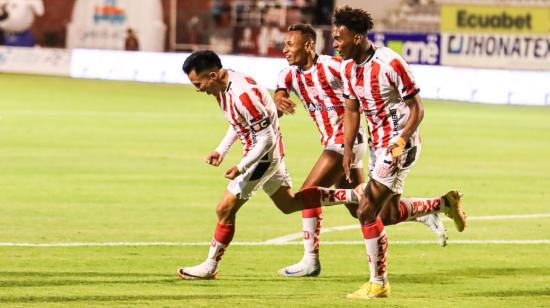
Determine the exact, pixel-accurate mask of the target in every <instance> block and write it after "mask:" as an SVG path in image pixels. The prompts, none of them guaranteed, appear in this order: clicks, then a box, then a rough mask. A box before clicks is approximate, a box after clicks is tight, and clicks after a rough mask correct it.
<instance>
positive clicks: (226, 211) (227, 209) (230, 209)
mask: <svg viewBox="0 0 550 308" xmlns="http://www.w3.org/2000/svg"><path fill="white" fill-rule="evenodd" d="M216 215H217V216H218V219H220V220H223V219H228V218H229V217H231V216H233V215H235V207H234V206H232V205H231V204H224V203H221V204H219V205H218V207H217V208H216Z"/></svg>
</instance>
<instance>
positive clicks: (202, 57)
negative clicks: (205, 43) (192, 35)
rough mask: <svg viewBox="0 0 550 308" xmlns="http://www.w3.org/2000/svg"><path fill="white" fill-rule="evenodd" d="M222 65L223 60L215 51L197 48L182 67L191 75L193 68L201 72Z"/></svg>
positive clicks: (198, 72)
mask: <svg viewBox="0 0 550 308" xmlns="http://www.w3.org/2000/svg"><path fill="white" fill-rule="evenodd" d="M222 67H223V66H222V61H221V60H220V57H218V55H217V54H216V53H215V52H213V51H212V50H197V51H195V52H193V53H192V54H191V55H189V57H187V59H185V62H183V66H182V67H181V68H182V69H183V71H184V72H185V73H186V74H187V75H189V73H191V71H192V70H195V72H196V73H197V74H200V73H202V72H204V71H205V70H207V69H213V68H214V69H218V70H219V69H220V68H222Z"/></svg>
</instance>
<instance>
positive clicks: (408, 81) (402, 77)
mask: <svg viewBox="0 0 550 308" xmlns="http://www.w3.org/2000/svg"><path fill="white" fill-rule="evenodd" d="M388 76H389V79H390V81H391V82H392V83H393V85H394V86H395V87H396V88H397V91H398V92H399V95H400V96H401V98H402V99H403V100H404V101H406V100H408V99H409V98H411V97H413V96H415V95H416V94H418V92H420V89H419V88H418V87H417V86H416V83H415V82H414V77H413V75H412V72H411V69H410V67H409V65H408V64H407V63H406V62H405V60H403V58H401V57H400V56H399V55H397V56H396V57H395V58H394V59H393V60H392V61H391V62H390V69H389V71H388Z"/></svg>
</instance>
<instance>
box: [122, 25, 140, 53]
mask: <svg viewBox="0 0 550 308" xmlns="http://www.w3.org/2000/svg"><path fill="white" fill-rule="evenodd" d="M124 49H125V50H129V51H139V40H138V38H137V36H136V33H135V32H134V30H132V28H128V30H126V40H125V41H124Z"/></svg>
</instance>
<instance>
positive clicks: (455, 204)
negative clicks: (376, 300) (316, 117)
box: [332, 6, 466, 299]
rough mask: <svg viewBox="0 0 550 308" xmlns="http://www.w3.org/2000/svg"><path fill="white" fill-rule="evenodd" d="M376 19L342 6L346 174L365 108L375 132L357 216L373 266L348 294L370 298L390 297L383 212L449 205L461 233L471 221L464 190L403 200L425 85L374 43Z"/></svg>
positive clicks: (339, 32)
mask: <svg viewBox="0 0 550 308" xmlns="http://www.w3.org/2000/svg"><path fill="white" fill-rule="evenodd" d="M372 26H373V22H372V19H371V17H370V15H369V14H368V13H367V12H365V11H364V10H361V9H352V8H350V7H348V6H346V7H344V8H342V9H339V10H336V11H335V13H334V22H333V32H332V35H333V39H334V42H333V46H334V49H336V51H338V52H339V53H340V54H341V55H342V57H343V58H344V59H345V60H346V61H345V62H344V63H342V70H341V73H340V74H341V75H342V79H343V82H344V95H345V97H346V101H345V105H346V110H345V114H344V128H345V129H344V135H345V136H344V158H343V165H344V171H345V175H346V178H348V179H350V177H351V171H350V169H351V165H352V163H353V162H354V153H353V146H354V144H355V139H356V138H357V137H356V136H357V135H358V133H360V126H359V123H360V110H361V109H362V110H363V113H364V115H365V117H366V120H367V123H368V128H369V133H370V138H369V146H370V161H369V181H368V183H367V187H366V188H365V195H364V196H363V198H361V201H360V203H359V208H358V211H357V214H358V216H359V222H360V223H361V229H362V232H363V238H364V239H365V245H366V250H367V254H368V257H369V265H370V280H369V282H367V283H365V284H364V285H363V286H362V287H361V288H360V289H359V290H357V291H355V292H353V293H351V294H348V298H356V299H368V298H373V297H387V296H389V295H390V285H389V283H388V276H387V268H386V253H387V249H388V239H387V236H386V231H385V230H384V225H383V223H382V220H381V218H380V215H379V213H380V211H381V210H382V209H383V208H385V206H386V205H388V204H391V205H392V206H391V207H390V208H397V209H400V210H402V211H403V216H405V215H406V216H409V217H410V216H414V215H416V214H415V213H417V212H418V210H419V209H428V210H429V211H442V212H444V213H445V214H447V216H449V217H450V218H452V219H453V220H454V223H455V226H456V228H457V230H458V231H460V232H461V231H463V230H464V227H465V226H466V215H465V213H464V212H463V210H462V209H461V207H460V199H461V194H460V193H459V192H458V191H456V190H453V191H450V192H448V193H447V194H445V195H444V196H442V197H441V198H427V199H415V200H408V201H406V200H400V196H401V193H402V192H403V186H404V182H405V178H406V176H407V174H408V173H409V172H410V170H411V167H412V166H413V165H414V163H415V161H416V160H417V159H418V156H419V154H420V149H421V142H420V136H419V133H418V126H419V124H420V122H421V121H422V118H423V116H424V110H423V106H422V102H421V100H420V96H419V95H418V93H419V91H420V90H419V88H418V87H417V86H416V84H415V82H414V78H413V76H412V74H411V71H410V69H409V66H408V64H407V63H406V62H405V61H404V60H403V58H401V56H399V55H398V54H397V53H395V52H394V51H392V50H391V49H389V48H385V47H375V46H373V45H372V44H371V42H370V41H369V40H368V38H367V33H368V31H370V30H371V29H372Z"/></svg>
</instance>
